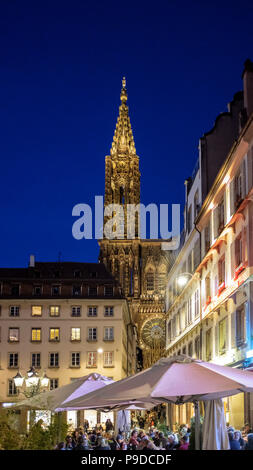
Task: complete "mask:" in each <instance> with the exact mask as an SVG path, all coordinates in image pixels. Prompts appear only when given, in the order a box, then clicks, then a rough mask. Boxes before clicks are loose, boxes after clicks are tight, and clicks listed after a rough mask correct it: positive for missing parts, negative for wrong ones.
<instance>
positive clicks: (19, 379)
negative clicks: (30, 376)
mask: <svg viewBox="0 0 253 470" xmlns="http://www.w3.org/2000/svg"><path fill="white" fill-rule="evenodd" d="M13 380H14V384H15V387H17V388H20V387H22V385H23V383H24V377H23V376H22V375H21V374H20V372H18V373H17V375H15V377H13Z"/></svg>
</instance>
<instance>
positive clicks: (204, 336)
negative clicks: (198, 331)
mask: <svg viewBox="0 0 253 470" xmlns="http://www.w3.org/2000/svg"><path fill="white" fill-rule="evenodd" d="M202 351H203V356H204V358H205V360H206V331H205V333H204V334H202ZM200 357H201V356H200Z"/></svg>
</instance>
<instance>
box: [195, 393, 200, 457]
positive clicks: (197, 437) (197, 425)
mask: <svg viewBox="0 0 253 470" xmlns="http://www.w3.org/2000/svg"><path fill="white" fill-rule="evenodd" d="M194 411H195V450H200V416H199V402H198V401H195V402H194Z"/></svg>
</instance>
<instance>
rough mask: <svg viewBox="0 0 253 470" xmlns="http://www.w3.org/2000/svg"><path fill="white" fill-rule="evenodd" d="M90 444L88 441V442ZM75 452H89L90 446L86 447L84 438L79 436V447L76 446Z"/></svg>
mask: <svg viewBox="0 0 253 470" xmlns="http://www.w3.org/2000/svg"><path fill="white" fill-rule="evenodd" d="M87 444H88V441H87ZM74 450H89V446H88V445H85V443H84V440H83V436H79V437H78V440H77V445H76V446H75V448H74Z"/></svg>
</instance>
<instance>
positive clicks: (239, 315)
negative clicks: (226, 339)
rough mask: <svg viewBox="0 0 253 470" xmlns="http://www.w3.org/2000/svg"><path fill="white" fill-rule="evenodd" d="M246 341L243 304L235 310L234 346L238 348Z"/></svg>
mask: <svg viewBox="0 0 253 470" xmlns="http://www.w3.org/2000/svg"><path fill="white" fill-rule="evenodd" d="M245 341H246V313H245V305H244V304H243V305H242V306H241V307H239V308H238V309H237V310H236V345H237V347H240V346H242V345H244V343H245Z"/></svg>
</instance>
